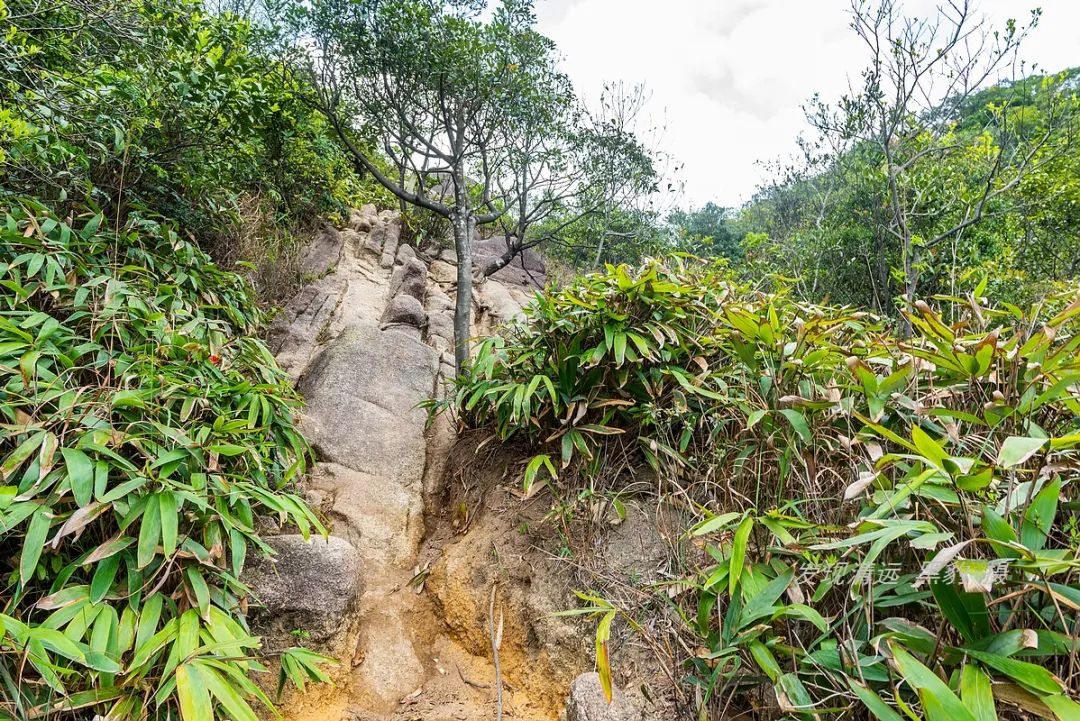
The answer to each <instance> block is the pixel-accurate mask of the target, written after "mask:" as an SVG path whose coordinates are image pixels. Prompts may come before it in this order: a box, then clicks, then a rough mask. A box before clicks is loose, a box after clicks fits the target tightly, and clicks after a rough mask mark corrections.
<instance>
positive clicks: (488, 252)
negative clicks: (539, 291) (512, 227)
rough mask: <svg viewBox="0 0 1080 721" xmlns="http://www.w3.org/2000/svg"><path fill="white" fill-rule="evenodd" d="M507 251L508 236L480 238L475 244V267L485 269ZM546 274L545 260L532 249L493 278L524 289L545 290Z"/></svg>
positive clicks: (517, 257)
mask: <svg viewBox="0 0 1080 721" xmlns="http://www.w3.org/2000/svg"><path fill="white" fill-rule="evenodd" d="M506 249H507V244H506V236H503V235H495V236H492V237H490V238H478V239H477V240H475V241H474V242H473V249H472V252H473V265H475V266H476V267H477V268H480V269H483V268H484V267H486V266H487V265H488V264H489V263H491V262H492V261H494V260H495V259H497V258H499V257H500V256H501V255H503V253H505V252H506ZM546 272H547V268H546V267H545V266H544V261H543V259H542V258H541V257H540V256H539V255H538V254H537V253H536V251H535V250H533V249H532V248H526V249H525V250H523V251H521V252H520V253H519V254H518V255H517V256H515V257H514V259H513V260H511V261H510V264H509V265H507V266H506V267H505V268H501V269H500V270H497V271H496V272H495V273H494V274H493V275H492V276H491V277H492V278H494V279H495V280H497V281H501V282H503V283H506V284H508V285H514V286H519V287H522V288H530V287H531V288H543V287H544V281H545V277H546V276H545V274H546Z"/></svg>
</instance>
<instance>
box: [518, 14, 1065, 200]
mask: <svg viewBox="0 0 1080 721" xmlns="http://www.w3.org/2000/svg"><path fill="white" fill-rule="evenodd" d="M1032 3H1033V4H1031V5H1029V4H1028V3H1026V2H1023V1H1018V0H984V1H983V2H982V7H981V9H982V11H983V12H985V13H986V14H987V15H988V16H990V18H991V19H992V20H993V21H994V22H995V24H999V25H1000V24H1003V23H1004V21H1005V19H1006V18H1009V17H1015V18H1017V20H1018V21H1019V20H1026V18H1027V15H1028V12H1029V8H1030V7H1034V6H1036V5H1038V6H1041V7H1042V8H1043V20H1042V22H1041V23H1040V26H1039V27H1038V28H1037V29H1036V30H1035V32H1034V33H1033V34H1032V36H1031V37H1030V38H1029V39H1028V40H1027V44H1026V47H1025V50H1024V53H1023V54H1024V56H1025V57H1026V58H1029V59H1030V60H1032V61H1035V62H1037V63H1038V64H1039V65H1040V66H1042V67H1043V68H1045V69H1047V70H1060V69H1062V68H1064V67H1068V66H1070V65H1078V64H1080V2H1077V0H1032ZM935 4H936V3H935V2H933V0H909V2H908V7H909V12H915V13H924V14H925V13H929V12H931V11H932V9H933V7H934V6H935ZM849 7H850V4H849V0H730V1H729V0H663V2H659V3H658V2H656V1H655V0H538V3H537V13H538V16H539V25H540V30H541V32H543V33H544V34H546V35H548V36H549V37H551V38H552V39H553V40H555V42H556V43H557V44H558V45H559V48H560V50H561V52H562V54H563V58H564V59H563V67H564V69H565V70H566V72H567V73H569V75H570V77H571V78H572V79H573V81H574V84H575V85H576V86H577V88H578V90H579V92H580V93H581V94H582V95H583V96H584V97H585V98H587V99H593V98H595V97H596V96H597V95H598V94H599V91H600V88H601V87H602V85H603V83H604V82H609V81H613V80H624V81H626V82H629V83H636V82H644V83H645V84H646V85H647V86H648V88H649V90H650V91H651V92H652V98H651V100H650V111H651V113H652V114H653V115H654V117H655V118H656V119H657V120H660V119H661V118H663V119H664V121H665V122H666V126H667V131H666V133H665V135H664V138H663V146H664V149H665V150H666V151H667V152H669V153H671V154H673V155H675V156H676V157H677V158H678V159H679V160H680V161H682V162H683V163H684V164H685V167H684V170H683V173H682V177H683V179H684V180H685V181H686V202H688V203H691V204H694V205H697V204H701V203H704V202H705V201H707V200H715V201H718V202H720V203H723V204H727V205H733V204H737V203H739V202H742V201H744V200H746V199H748V198H749V196H750V194H751V193H752V192H753V191H754V188H755V186H756V185H757V183H758V182H759V181H760V180H761V179H762V178H763V171H762V170H761V169H760V168H759V167H758V166H757V162H758V161H768V160H773V159H775V158H777V157H780V156H783V155H786V154H788V153H790V152H791V151H793V150H794V147H795V145H794V141H795V138H796V136H797V135H798V133H799V132H800V131H802V130H804V129H805V122H804V120H803V114H802V110H801V106H802V104H803V103H805V102H806V101H807V100H808V99H809V98H810V97H811V96H812V95H813V94H814V93H815V92H818V93H821V95H822V96H823V97H825V98H827V99H828V98H835V97H836V96H837V95H839V94H840V93H842V92H843V91H844V90H845V89H846V88H847V83H848V78H849V76H850V77H857V75H858V73H859V71H860V70H861V68H862V66H863V64H864V62H865V54H864V53H863V49H862V47H861V46H860V44H859V41H858V39H857V38H855V36H854V35H853V34H852V32H851V31H850V29H849V28H848V20H849V18H848V15H847V10H848V8H849Z"/></svg>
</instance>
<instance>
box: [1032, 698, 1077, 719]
mask: <svg viewBox="0 0 1080 721" xmlns="http://www.w3.org/2000/svg"><path fill="white" fill-rule="evenodd" d="M1040 700H1041V701H1042V702H1043V703H1044V704H1046V705H1047V706H1049V707H1050V710H1051V711H1053V712H1054V715H1055V716H1057V717H1058V721H1080V704H1078V703H1076V702H1075V701H1073V700H1072V699H1071V698H1069V697H1068V696H1066V695H1064V694H1052V695H1050V696H1043V697H1042V698H1041V699H1040Z"/></svg>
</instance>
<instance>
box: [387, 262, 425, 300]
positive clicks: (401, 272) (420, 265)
mask: <svg viewBox="0 0 1080 721" xmlns="http://www.w3.org/2000/svg"><path fill="white" fill-rule="evenodd" d="M398 295H410V296H412V297H413V298H416V299H417V300H418V301H420V302H421V303H423V302H424V298H425V296H426V295H427V266H426V265H424V262H423V261H422V260H420V259H419V258H412V259H410V260H409V261H408V262H406V263H404V264H402V265H399V266H398V267H397V268H395V269H394V274H393V275H392V276H390V297H391V298H393V297H395V296H398Z"/></svg>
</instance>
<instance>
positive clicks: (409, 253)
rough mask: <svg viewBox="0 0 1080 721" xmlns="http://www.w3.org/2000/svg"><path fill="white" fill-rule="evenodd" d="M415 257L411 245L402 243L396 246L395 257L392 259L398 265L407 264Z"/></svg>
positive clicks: (414, 251)
mask: <svg viewBox="0 0 1080 721" xmlns="http://www.w3.org/2000/svg"><path fill="white" fill-rule="evenodd" d="M415 257H416V250H415V249H414V248H413V247H412V246H411V245H406V244H405V243H402V244H401V245H399V246H398V249H397V255H396V256H395V257H394V262H395V263H396V264H398V265H402V264H404V263H408V262H409V261H410V260H412V259H413V258H415Z"/></svg>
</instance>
